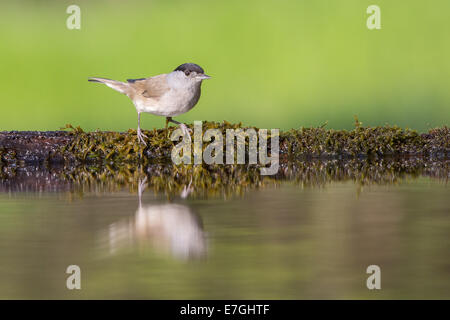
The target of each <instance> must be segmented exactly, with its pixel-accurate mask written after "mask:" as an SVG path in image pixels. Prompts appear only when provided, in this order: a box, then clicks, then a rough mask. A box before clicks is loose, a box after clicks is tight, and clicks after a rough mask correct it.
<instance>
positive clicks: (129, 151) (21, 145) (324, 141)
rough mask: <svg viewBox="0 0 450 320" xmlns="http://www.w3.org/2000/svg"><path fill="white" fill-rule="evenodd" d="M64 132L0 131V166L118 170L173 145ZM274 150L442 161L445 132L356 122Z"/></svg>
mask: <svg viewBox="0 0 450 320" xmlns="http://www.w3.org/2000/svg"><path fill="white" fill-rule="evenodd" d="M67 128H69V129H71V131H46V132H40V131H9V132H0V165H3V166H11V165H12V166H17V165H21V164H37V163H40V164H42V163H44V164H45V163H48V164H70V165H74V164H92V163H96V164H104V165H113V164H114V165H119V166H120V165H122V164H125V163H128V164H130V163H131V164H133V163H134V164H136V163H139V164H141V163H143V164H149V163H161V162H170V155H171V150H172V148H173V146H174V145H175V144H176V143H177V142H173V141H171V140H170V139H169V138H168V137H169V136H170V134H171V133H172V131H173V130H174V129H175V128H174V127H171V128H169V129H168V130H165V129H154V130H151V131H145V132H144V133H145V134H146V135H147V137H148V140H147V146H143V145H142V144H139V143H138V140H137V137H136V131H135V130H131V129H130V130H128V131H127V132H102V131H95V132H84V131H83V130H82V129H81V128H79V127H78V128H73V127H72V126H70V125H67ZM191 128H192V126H191ZM212 128H214V129H219V130H222V132H223V133H224V136H225V131H226V130H227V129H238V128H242V129H244V130H245V129H247V128H245V127H243V126H242V125H241V124H230V123H227V122H223V123H214V122H204V123H203V130H204V131H206V130H207V129H212ZM253 129H255V130H258V129H257V128H253ZM204 131H203V132H204ZM247 144H248V142H247ZM204 145H207V143H204ZM268 146H270V143H268ZM279 146H280V147H279V148H280V162H281V163H283V162H289V161H293V160H301V159H312V158H315V159H355V158H383V157H392V156H400V157H401V156H414V157H432V158H436V159H448V157H449V155H450V129H449V128H448V127H446V126H445V127H441V128H435V129H431V130H429V131H428V132H427V133H422V134H421V133H418V132H416V131H414V130H410V129H402V128H399V127H396V126H383V127H361V126H360V125H359V123H357V125H356V126H355V128H354V129H353V130H350V131H347V130H332V129H330V130H328V129H325V128H300V129H292V130H289V131H285V132H280V134H279Z"/></svg>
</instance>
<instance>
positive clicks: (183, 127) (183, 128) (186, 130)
mask: <svg viewBox="0 0 450 320" xmlns="http://www.w3.org/2000/svg"><path fill="white" fill-rule="evenodd" d="M180 129H181V132H183V134H184V135H185V136H186V137H187V138H188V139H189V142H191V141H192V140H191V133H192V129H189V128H188V127H187V125H185V124H184V123H180Z"/></svg>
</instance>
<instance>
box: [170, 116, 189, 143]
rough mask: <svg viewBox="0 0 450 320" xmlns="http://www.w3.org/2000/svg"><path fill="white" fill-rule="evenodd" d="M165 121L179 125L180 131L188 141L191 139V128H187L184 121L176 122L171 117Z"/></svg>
mask: <svg viewBox="0 0 450 320" xmlns="http://www.w3.org/2000/svg"><path fill="white" fill-rule="evenodd" d="M168 118H170V117H168ZM167 121H168V122H172V123H175V124H177V125H179V126H180V129H181V132H183V134H184V135H185V136H187V137H188V139H189V141H192V140H191V132H192V130H191V129H189V128H188V127H187V126H186V125H185V124H184V123H181V122H178V121H176V120H173V119H172V118H170V119H169V120H167Z"/></svg>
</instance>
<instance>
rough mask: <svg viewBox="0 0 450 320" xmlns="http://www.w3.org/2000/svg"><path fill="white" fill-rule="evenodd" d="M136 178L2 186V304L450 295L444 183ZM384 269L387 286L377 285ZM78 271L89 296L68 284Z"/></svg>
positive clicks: (449, 225)
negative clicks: (67, 185)
mask: <svg viewBox="0 0 450 320" xmlns="http://www.w3.org/2000/svg"><path fill="white" fill-rule="evenodd" d="M48 179H49V178H48V177H46V180H48ZM139 182H141V185H140V186H141V188H134V189H133V188H131V189H129V188H125V187H124V188H121V189H119V190H116V191H105V190H104V188H103V189H102V188H101V187H100V182H98V185H97V184H95V183H92V182H91V183H90V186H89V188H87V189H84V190H83V192H80V190H78V191H74V190H69V191H67V190H65V189H64V188H60V189H59V190H58V189H56V190H53V191H51V189H49V188H30V185H32V183H30V181H28V182H27V186H25V187H24V186H23V185H22V186H21V185H16V186H15V188H9V191H7V190H6V189H3V192H2V193H0V298H3V299H5V298H8V299H9V298H25V299H31V298H43V299H48V298H64V299H72V298H83V299H84V298H86V299H87V298H100V299H103V298H113V299H115V298H126V299H134V298H136V299H141V298H145V299H147V298H149V299H155V298H156V299H216V298H217V299H230V298H233V299H236V298H238V299H261V298H262V299H266V298H267V299H281V298H283V299H310V298H325V299H328V298H374V299H390V298H447V299H448V298H450V280H449V279H450V255H449V252H450V241H449V234H450V210H449V208H450V200H449V192H448V186H447V182H446V179H442V178H440V179H437V178H432V177H424V176H419V177H416V176H409V175H408V176H403V177H402V178H399V179H395V181H393V182H392V183H374V184H361V183H359V182H357V181H352V180H344V181H328V182H326V183H321V184H319V185H311V184H307V185H305V184H303V183H301V182H302V181H298V180H297V181H293V180H282V181H278V182H277V183H275V184H269V185H266V186H262V187H258V188H252V189H251V190H247V191H246V192H245V193H240V194H234V195H226V196H225V195H223V196H220V195H215V196H214V197H209V198H205V197H193V196H192V193H191V192H192V190H191V189H192V187H190V186H185V188H184V189H183V191H182V192H181V193H180V192H178V191H177V194H174V195H172V196H168V195H167V194H165V193H161V192H155V191H154V190H153V189H150V188H146V184H145V183H144V181H142V180H138V181H136V183H137V184H138V183H139ZM21 188H22V191H20V190H21ZM24 190H25V191H24ZM26 190H28V191H26ZM30 190H31V191H30ZM139 194H142V196H141V197H140V196H139ZM373 264H375V265H378V266H380V268H381V273H382V282H381V283H382V289H381V290H375V291H370V290H368V289H367V287H366V279H367V277H368V276H369V275H368V274H366V268H367V267H368V266H369V265H373ZM69 265H78V266H79V267H80V268H81V286H82V289H81V290H68V289H67V288H66V279H67V277H68V276H69V275H68V274H66V272H65V271H66V268H67V266H69Z"/></svg>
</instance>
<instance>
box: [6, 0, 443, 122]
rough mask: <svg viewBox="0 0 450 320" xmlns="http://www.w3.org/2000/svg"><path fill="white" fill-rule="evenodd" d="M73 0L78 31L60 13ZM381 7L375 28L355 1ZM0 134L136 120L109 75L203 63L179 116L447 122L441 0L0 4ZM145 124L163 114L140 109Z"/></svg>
mask: <svg viewBox="0 0 450 320" xmlns="http://www.w3.org/2000/svg"><path fill="white" fill-rule="evenodd" d="M70 4H77V5H79V6H80V7H81V30H68V29H67V28H66V19H67V18H68V16H69V14H67V13H66V8H67V7H68V6H69V5H70ZM371 4H377V5H379V6H380V7H381V24H382V29H381V30H368V29H367V27H366V19H367V17H368V15H367V14H366V8H367V7H368V6H369V5H371ZM0 9H1V10H0V60H1V63H0V70H1V80H0V87H1V98H2V102H1V103H2V109H1V116H0V130H54V129H58V128H59V127H62V126H64V125H65V124H66V123H71V124H73V125H80V126H81V127H82V128H84V129H87V130H95V129H97V128H99V129H101V130H127V129H128V128H135V127H136V111H135V109H134V107H133V105H132V103H131V101H129V100H128V98H127V97H126V96H124V95H121V94H119V93H117V92H115V91H113V90H111V89H109V88H107V87H106V86H101V85H99V84H93V83H88V82H87V78H88V77H89V76H101V77H106V78H112V79H117V80H125V79H127V78H140V77H147V76H152V75H156V74H159V73H166V72H169V71H171V70H173V69H174V68H175V67H176V66H178V65H179V64H182V63H184V62H195V63H198V64H200V65H201V66H202V67H203V68H204V69H205V70H206V72H207V73H208V74H210V75H212V76H213V79H212V80H209V81H207V82H205V83H204V86H203V93H202V98H201V99H200V102H199V104H198V105H197V106H196V107H195V108H194V109H193V110H192V111H190V112H189V113H187V114H185V115H182V116H180V117H178V120H180V121H186V122H192V121H194V120H215V121H222V120H227V121H229V122H239V121H242V122H243V123H244V124H247V125H254V126H258V127H262V128H281V129H289V128H296V127H300V126H318V125H321V124H323V123H324V122H325V121H328V125H327V127H329V128H336V129H341V128H347V129H348V128H351V127H352V126H353V121H354V120H353V116H354V115H358V117H359V120H360V121H362V122H363V125H372V126H373V125H383V124H386V123H389V124H397V125H400V126H403V127H410V128H414V129H417V130H419V131H424V130H427V129H428V128H430V127H435V126H440V125H445V124H447V125H448V123H449V119H450V90H449V89H450V59H449V57H450V23H449V22H448V18H449V12H450V2H449V1H448V0H434V1H432V2H424V1H419V0H409V1H406V0H404V1H387V0H370V1H365V0H341V1H336V0H318V1H306V0H303V1H300V0H297V1H293V0H290V1H286V0H281V1H280V0H278V1H275V0H251V1H235V0H228V1H220V2H219V1H206V0H196V1H162V0H155V1H111V0H109V1H75V0H72V1H10V2H9V3H2V4H1V8H0ZM142 122H143V127H144V128H146V129H152V128H154V127H163V126H164V123H165V121H164V119H163V118H160V117H156V116H152V115H144V116H143V119H142Z"/></svg>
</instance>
